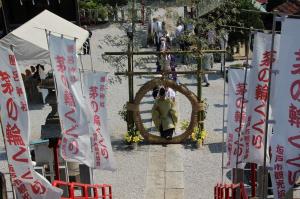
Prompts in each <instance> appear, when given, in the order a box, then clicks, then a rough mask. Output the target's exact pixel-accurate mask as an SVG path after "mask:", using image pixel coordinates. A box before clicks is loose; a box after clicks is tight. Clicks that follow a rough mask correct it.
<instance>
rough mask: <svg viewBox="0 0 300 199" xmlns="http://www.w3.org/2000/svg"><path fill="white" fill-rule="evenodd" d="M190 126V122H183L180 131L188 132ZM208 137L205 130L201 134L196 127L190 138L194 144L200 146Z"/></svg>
mask: <svg viewBox="0 0 300 199" xmlns="http://www.w3.org/2000/svg"><path fill="white" fill-rule="evenodd" d="M189 124H190V123H189V121H188V120H183V121H181V127H180V129H181V130H186V129H187V128H188V126H189ZM206 137H207V131H206V130H205V129H203V130H202V131H201V132H199V128H198V127H195V128H194V131H193V132H192V134H191V137H190V138H191V140H192V141H193V142H198V143H199V144H201V143H202V142H203V140H204V139H205V138H206Z"/></svg>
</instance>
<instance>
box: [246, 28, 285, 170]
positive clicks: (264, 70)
mask: <svg viewBox="0 0 300 199" xmlns="http://www.w3.org/2000/svg"><path fill="white" fill-rule="evenodd" d="M279 42H280V35H275V40H274V50H273V60H272V61H271V53H272V52H271V46H272V35H271V34H265V33H256V34H255V37H254V51H253V58H252V64H251V66H252V67H251V70H250V73H249V82H251V86H249V89H248V101H249V102H248V105H247V122H248V123H249V125H247V128H246V130H245V131H244V132H243V136H244V140H245V144H246V152H245V154H244V161H245V162H251V163H256V164H258V165H263V162H264V144H265V128H266V123H267V121H266V119H267V115H266V111H267V103H268V98H269V93H268V92H269V90H268V89H269V79H270V78H269V69H270V65H271V62H272V64H273V69H274V68H276V65H277V63H276V61H277V60H278V54H279ZM275 78H276V76H273V77H272V79H273V81H272V82H275ZM274 85H275V84H273V85H272V86H274ZM273 88H274V87H273ZM273 91H274V90H273V89H272V91H271V93H273ZM269 129H270V131H271V130H272V127H270V128H269ZM268 134H269V135H270V134H271V132H270V133H268ZM268 140H269V139H268ZM267 148H268V147H267ZM268 159H269V158H268ZM267 163H268V164H269V161H267Z"/></svg>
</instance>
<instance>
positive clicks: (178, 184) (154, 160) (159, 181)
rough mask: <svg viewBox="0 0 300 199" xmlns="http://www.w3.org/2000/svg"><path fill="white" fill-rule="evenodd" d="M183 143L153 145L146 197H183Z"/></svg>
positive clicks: (171, 198)
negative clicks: (164, 145)
mask: <svg viewBox="0 0 300 199" xmlns="http://www.w3.org/2000/svg"><path fill="white" fill-rule="evenodd" d="M182 159H183V148H182V145H179V144H177V145H167V146H166V147H163V146H161V145H151V146H150V148H149V161H148V165H149V167H148V172H147V185H146V186H147V187H146V196H145V199H154V198H155V199H183V198H184V167H183V162H182Z"/></svg>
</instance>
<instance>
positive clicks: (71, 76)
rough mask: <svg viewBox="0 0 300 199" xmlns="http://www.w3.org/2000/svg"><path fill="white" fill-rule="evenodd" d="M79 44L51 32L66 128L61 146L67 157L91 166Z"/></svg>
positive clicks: (62, 116)
mask: <svg viewBox="0 0 300 199" xmlns="http://www.w3.org/2000/svg"><path fill="white" fill-rule="evenodd" d="M75 46H76V45H75V40H74V39H73V40H70V39H67V38H64V37H57V36H54V35H51V34H50V35H49V51H50V58H51V63H52V65H53V66H52V67H53V69H54V75H55V79H56V84H57V102H58V113H59V118H60V122H61V129H62V142H61V148H60V149H61V156H62V157H63V158H64V159H65V160H67V161H71V162H80V163H83V164H86V165H87V166H89V167H91V166H92V165H93V158H92V151H91V139H90V134H89V121H90V119H91V118H90V117H89V116H90V115H91V114H90V113H89V108H88V106H87V103H86V102H85V100H84V97H83V93H82V89H81V82H80V72H79V68H78V67H77V58H76V48H75Z"/></svg>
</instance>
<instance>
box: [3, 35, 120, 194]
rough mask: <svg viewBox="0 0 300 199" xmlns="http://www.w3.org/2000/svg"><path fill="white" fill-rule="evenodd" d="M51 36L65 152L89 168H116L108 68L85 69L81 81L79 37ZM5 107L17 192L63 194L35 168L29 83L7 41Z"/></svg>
mask: <svg viewBox="0 0 300 199" xmlns="http://www.w3.org/2000/svg"><path fill="white" fill-rule="evenodd" d="M48 39H49V51H50V57H51V62H52V64H53V69H54V75H55V79H56V83H57V102H58V112H59V116H60V122H61V129H62V142H61V146H60V150H61V156H62V157H63V158H64V159H65V160H66V161H71V162H79V163H83V164H86V165H87V166H89V167H90V168H94V169H105V170H111V171H113V170H115V160H114V157H113V152H112V147H111V142H110V135H109V134H108V132H107V126H106V123H107V113H106V90H107V73H105V72H86V73H84V75H83V78H82V79H83V82H81V81H80V80H81V76H80V72H79V68H78V66H77V57H76V52H75V49H76V48H75V46H76V43H75V42H76V41H75V40H69V39H66V38H62V37H57V36H54V35H49V36H48ZM0 108H1V109H0V110H1V123H2V130H3V133H4V139H5V142H6V150H7V156H8V163H9V172H10V174H11V176H12V182H13V185H14V187H15V189H16V191H17V195H18V198H23V199H27V198H34V199H36V198H49V199H56V198H60V196H61V194H62V190H61V189H58V188H55V187H52V186H51V184H50V183H49V182H48V181H47V180H46V179H45V178H44V177H43V176H41V175H39V174H38V173H37V172H35V171H34V169H33V166H32V161H31V156H30V151H29V138H30V126H29V114H28V104H27V99H26V93H25V89H24V84H23V81H22V77H21V74H20V70H19V68H18V65H17V61H16V59H15V56H14V53H13V52H12V51H11V50H9V49H6V48H3V47H0Z"/></svg>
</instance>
